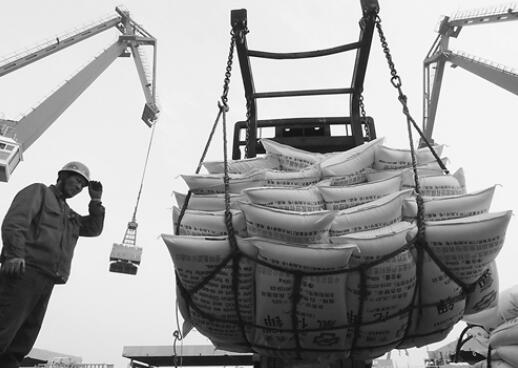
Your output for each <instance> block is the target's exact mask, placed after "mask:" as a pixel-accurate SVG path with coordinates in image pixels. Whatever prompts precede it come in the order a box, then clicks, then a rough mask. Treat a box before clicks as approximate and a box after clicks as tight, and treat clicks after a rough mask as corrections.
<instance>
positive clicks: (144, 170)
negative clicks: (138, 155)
mask: <svg viewBox="0 0 518 368" xmlns="http://www.w3.org/2000/svg"><path fill="white" fill-rule="evenodd" d="M155 128H156V123H155V124H153V128H151V136H150V137H149V143H148V147H147V153H146V161H145V163H144V169H143V170H142V178H141V180H140V188H139V191H138V195H137V202H136V203H135V209H134V210H133V217H132V220H131V221H133V222H137V209H138V205H139V202H140V196H141V195H142V188H143V187H144V177H145V175H146V169H147V165H148V163H149V153H150V152H151V146H152V144H153V138H154V136H155Z"/></svg>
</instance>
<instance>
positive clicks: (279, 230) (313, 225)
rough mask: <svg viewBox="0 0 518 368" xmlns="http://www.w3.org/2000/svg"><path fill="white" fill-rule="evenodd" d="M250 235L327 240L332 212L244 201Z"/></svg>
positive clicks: (311, 241)
mask: <svg viewBox="0 0 518 368" xmlns="http://www.w3.org/2000/svg"><path fill="white" fill-rule="evenodd" d="M241 208H242V210H243V212H244V214H245V218H246V229H247V232H248V235H249V236H259V237H264V238H269V239H277V240H281V241H286V242H292V243H302V244H311V243H327V240H328V238H329V228H330V227H331V222H332V221H333V217H334V213H332V212H330V211H318V212H294V211H284V210H279V209H276V208H269V207H263V206H258V205H254V204H246V203H243V204H242V205H241Z"/></svg>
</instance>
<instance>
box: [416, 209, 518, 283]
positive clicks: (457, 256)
mask: <svg viewBox="0 0 518 368" xmlns="http://www.w3.org/2000/svg"><path fill="white" fill-rule="evenodd" d="M511 214H512V212H511V211H505V212H497V213H488V214H482V215H477V216H470V217H464V218H460V219H452V220H445V221H433V222H426V242H427V244H428V245H429V246H430V248H431V250H432V251H433V253H434V254H435V255H436V256H437V257H438V258H439V260H440V261H441V262H442V263H443V264H444V265H445V266H446V267H447V268H448V269H449V270H450V271H451V272H452V273H453V274H454V275H455V276H456V277H457V278H459V280H460V281H462V282H464V283H466V284H472V283H474V282H476V281H477V280H478V279H479V278H480V276H482V274H483V273H484V271H485V270H486V269H487V267H488V266H489V264H490V263H491V262H493V261H494V259H495V257H496V256H497V254H498V252H499V251H500V249H501V247H502V245H503V243H504V238H505V233H506V230H507V225H508V224H509V220H510V218H511Z"/></svg>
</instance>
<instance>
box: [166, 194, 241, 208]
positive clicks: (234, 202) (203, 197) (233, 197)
mask: <svg viewBox="0 0 518 368" xmlns="http://www.w3.org/2000/svg"><path fill="white" fill-rule="evenodd" d="M173 193H174V196H175V199H176V204H177V205H178V207H179V208H182V207H183V205H184V203H185V199H186V198H187V194H184V193H179V192H173ZM229 194H230V195H229V197H230V198H229V199H230V208H233V209H237V208H238V202H240V201H242V200H244V199H245V196H244V195H241V194H235V193H229ZM187 209H189V210H198V211H224V210H225V194H224V193H217V194H194V193H192V194H191V198H190V199H189V205H188V206H187Z"/></svg>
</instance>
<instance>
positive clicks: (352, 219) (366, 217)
mask: <svg viewBox="0 0 518 368" xmlns="http://www.w3.org/2000/svg"><path fill="white" fill-rule="evenodd" d="M411 193H412V191H411V190H403V191H399V192H396V193H392V194H389V195H387V196H385V197H382V198H380V199H377V200H375V201H372V202H368V203H364V204H362V205H359V206H356V207H351V208H348V209H345V210H340V211H338V212H336V215H335V218H334V220H333V222H332V224H331V228H330V230H329V235H330V236H341V235H346V234H350V233H355V232H359V231H367V230H374V229H377V228H380V227H384V226H389V225H392V224H394V223H396V222H400V221H401V205H402V203H403V200H404V199H405V198H406V197H408V196H410V195H411Z"/></svg>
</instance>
